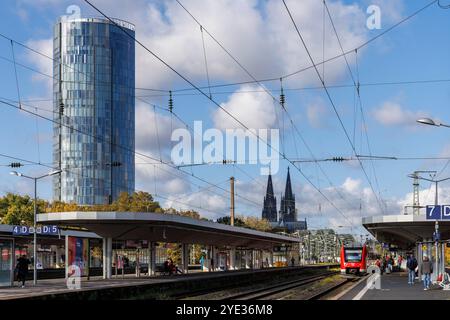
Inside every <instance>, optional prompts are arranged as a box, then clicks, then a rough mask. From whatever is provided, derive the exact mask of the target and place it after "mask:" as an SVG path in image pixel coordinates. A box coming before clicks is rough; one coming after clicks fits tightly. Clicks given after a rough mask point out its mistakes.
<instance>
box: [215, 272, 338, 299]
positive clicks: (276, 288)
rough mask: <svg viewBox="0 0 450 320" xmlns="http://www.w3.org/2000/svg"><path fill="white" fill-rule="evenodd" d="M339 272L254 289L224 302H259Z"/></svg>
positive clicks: (230, 297)
mask: <svg viewBox="0 0 450 320" xmlns="http://www.w3.org/2000/svg"><path fill="white" fill-rule="evenodd" d="M336 274H337V272H326V273H323V274H319V275H315V276H311V277H306V278H301V279H297V280H292V281H287V282H283V283H279V284H276V285H271V286H268V287H264V288H260V289H254V290H248V291H245V292H242V293H238V294H234V295H229V296H226V297H224V298H223V299H222V300H258V299H263V298H267V297H270V296H273V295H275V294H278V293H281V292H283V291H287V290H291V289H295V288H298V287H301V286H305V285H307V284H310V283H314V282H316V281H319V280H322V279H325V278H327V277H330V276H333V275H336Z"/></svg>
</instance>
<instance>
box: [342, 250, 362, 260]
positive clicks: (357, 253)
mask: <svg viewBox="0 0 450 320" xmlns="http://www.w3.org/2000/svg"><path fill="white" fill-rule="evenodd" d="M361 256H362V251H361V250H359V249H347V250H345V261H346V262H361Z"/></svg>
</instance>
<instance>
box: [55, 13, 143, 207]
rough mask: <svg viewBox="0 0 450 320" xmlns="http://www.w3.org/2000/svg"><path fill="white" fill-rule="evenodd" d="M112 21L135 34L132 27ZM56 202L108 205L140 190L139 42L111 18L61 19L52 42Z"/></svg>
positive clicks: (122, 22) (125, 23) (121, 22)
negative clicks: (137, 141) (137, 185)
mask: <svg viewBox="0 0 450 320" xmlns="http://www.w3.org/2000/svg"><path fill="white" fill-rule="evenodd" d="M115 22H116V23H117V24H118V25H120V26H121V27H122V28H125V29H126V30H127V32H128V33H129V34H130V35H132V36H134V26H133V25H131V24H129V23H127V22H124V21H120V20H115ZM53 56H54V61H55V62H54V65H53V70H54V71H53V75H54V79H55V80H54V82H53V83H54V85H53V96H54V119H55V125H54V140H53V144H54V147H53V162H54V164H55V166H58V167H60V168H61V169H62V170H63V172H62V173H61V174H60V175H58V176H55V177H54V179H53V198H54V200H59V201H64V202H74V203H77V204H81V205H93V204H105V203H108V202H111V201H113V200H115V199H117V197H118V195H119V194H120V193H121V192H128V193H132V192H133V191H134V184H135V180H134V179H135V165H134V160H135V159H134V150H135V102H134V88H135V43H134V40H133V39H132V38H131V37H129V36H127V35H126V34H125V33H124V32H123V30H121V28H120V27H119V26H117V25H115V24H113V23H112V22H110V21H109V20H106V19H97V18H95V19H93V18H89V19H74V20H65V19H63V18H61V19H60V20H59V21H58V22H57V23H56V25H55V27H54V43H53Z"/></svg>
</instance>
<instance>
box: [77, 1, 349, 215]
mask: <svg viewBox="0 0 450 320" xmlns="http://www.w3.org/2000/svg"><path fill="white" fill-rule="evenodd" d="M84 1H85V2H86V3H87V4H89V5H90V6H91V7H92V8H93V9H94V10H96V11H97V12H98V13H100V14H101V15H102V16H103V17H105V18H106V19H108V21H110V22H111V23H113V24H115V25H116V26H118V27H119V28H120V29H121V30H122V32H124V33H125V34H126V35H127V36H128V37H130V38H131V39H134V41H135V42H136V43H137V44H139V45H140V46H141V47H142V48H144V50H146V51H147V52H148V53H150V54H151V55H152V56H153V57H154V58H155V59H157V60H158V61H160V62H161V63H162V64H163V65H165V66H166V67H167V68H168V69H170V70H171V71H172V72H174V73H175V74H176V75H177V76H179V77H180V78H181V79H183V80H184V81H186V82H187V83H188V84H189V85H191V86H192V87H193V88H195V89H196V90H197V91H199V92H201V93H202V95H203V96H204V97H206V98H208V99H209V100H210V101H211V102H213V103H214V104H215V105H216V106H217V107H219V109H221V110H222V111H224V112H225V113H226V114H227V115H228V116H230V117H231V118H232V119H233V120H234V121H236V122H237V123H238V124H239V125H240V126H242V127H243V128H244V129H247V130H248V129H249V128H248V127H247V126H246V125H245V124H244V123H243V122H242V121H240V120H239V119H238V118H236V116H234V115H233V114H231V113H230V112H229V111H227V110H226V109H225V108H223V107H222V106H221V105H220V104H219V103H218V102H216V101H215V100H214V99H211V98H209V96H208V95H207V93H205V92H204V91H202V90H201V89H200V88H199V87H198V86H196V85H195V84H194V83H193V82H192V81H190V80H189V79H188V78H186V77H185V76H183V75H182V74H181V73H180V72H178V71H177V70H176V69H174V68H173V67H172V66H171V65H169V64H168V63H167V62H166V61H164V60H163V59H162V58H161V57H159V56H158V55H156V54H155V53H154V52H153V51H152V50H150V49H149V48H148V47H146V46H145V45H144V44H143V43H142V42H141V41H139V40H138V39H136V38H135V37H134V36H133V35H131V34H130V33H129V32H128V31H127V30H125V29H124V28H122V27H121V26H119V25H118V24H117V23H115V22H114V20H112V19H111V18H110V17H108V16H107V15H106V14H105V13H103V12H102V11H101V10H100V9H98V8H97V7H96V6H95V5H93V4H92V3H91V2H90V1H88V0H84ZM205 31H206V29H205ZM249 131H250V132H251V133H252V134H253V135H255V136H256V138H257V139H258V140H260V141H261V142H263V143H265V144H266V145H267V146H268V147H269V148H270V149H272V150H274V151H275V152H276V153H278V154H280V155H281V156H282V157H283V159H285V160H287V161H289V163H291V165H293V167H294V168H296V169H297V170H298V171H299V173H300V174H301V175H302V176H303V177H304V178H305V179H306V180H307V182H308V183H309V184H310V185H311V186H313V188H314V189H316V190H317V191H318V192H319V193H320V194H321V195H322V196H323V197H324V198H325V199H326V200H327V201H328V202H329V203H330V204H331V205H332V206H333V208H335V209H336V210H337V211H338V212H339V213H340V214H341V215H343V216H344V217H346V216H345V214H344V213H343V212H342V211H341V210H340V209H339V208H338V207H337V206H336V205H335V204H334V203H333V202H332V201H331V200H330V199H329V198H328V197H327V196H326V195H325V194H323V193H322V192H321V191H320V190H319V189H318V188H317V186H315V184H314V183H313V182H312V181H311V179H310V178H309V177H308V176H306V175H305V174H304V173H303V171H302V170H301V169H300V168H299V167H298V166H296V165H295V164H294V163H292V162H291V161H290V160H289V159H288V158H286V157H285V156H284V155H282V154H281V152H280V151H279V150H277V149H275V148H274V147H273V146H272V145H271V144H269V143H268V142H267V141H265V140H264V139H262V138H261V137H260V136H259V135H257V134H256V133H254V132H252V131H251V130H249Z"/></svg>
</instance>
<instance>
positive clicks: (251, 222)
mask: <svg viewBox="0 0 450 320" xmlns="http://www.w3.org/2000/svg"><path fill="white" fill-rule="evenodd" d="M241 219H242V220H244V223H245V225H246V226H247V228H249V229H254V230H259V231H270V230H271V229H272V227H271V225H270V222H269V221H268V220H266V219H259V218H257V217H253V216H248V217H241Z"/></svg>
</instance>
